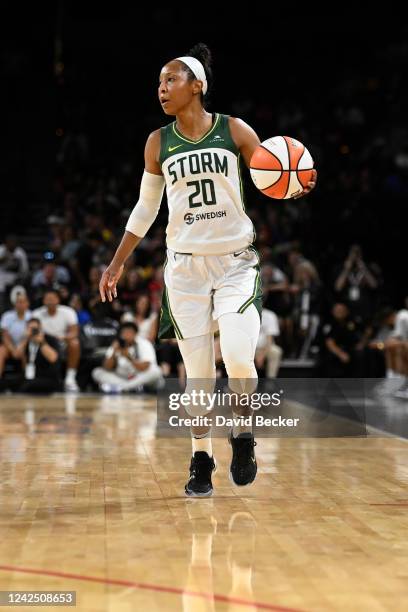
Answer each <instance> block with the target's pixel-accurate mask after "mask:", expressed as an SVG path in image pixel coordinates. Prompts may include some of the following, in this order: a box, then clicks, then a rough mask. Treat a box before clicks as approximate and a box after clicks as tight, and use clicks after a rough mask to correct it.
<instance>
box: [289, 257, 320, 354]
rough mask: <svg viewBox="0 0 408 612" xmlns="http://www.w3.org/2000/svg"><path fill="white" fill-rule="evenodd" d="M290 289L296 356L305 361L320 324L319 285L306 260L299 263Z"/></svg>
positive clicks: (314, 271)
mask: <svg viewBox="0 0 408 612" xmlns="http://www.w3.org/2000/svg"><path fill="white" fill-rule="evenodd" d="M290 289H291V292H292V294H293V296H294V307H293V320H294V325H295V334H296V340H295V343H296V344H297V345H298V346H297V349H298V350H297V356H298V357H299V358H301V359H306V358H307V357H308V353H309V349H310V346H311V344H312V342H313V340H314V339H315V337H316V333H317V330H318V328H319V322H320V308H321V303H320V302H321V299H320V296H321V283H320V278H319V274H318V272H317V270H316V268H315V266H314V265H313V264H311V263H310V262H309V261H307V260H303V261H302V262H300V263H299V264H298V265H297V267H296V273H295V277H294V284H293V285H292V286H291V288H290Z"/></svg>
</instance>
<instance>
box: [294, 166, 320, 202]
mask: <svg viewBox="0 0 408 612" xmlns="http://www.w3.org/2000/svg"><path fill="white" fill-rule="evenodd" d="M316 182H317V170H312V180H311V181H309V182H308V184H307V185H306V187H305V188H304V189H303V191H302V192H301V193H299V194H298V195H297V196H295V197H294V198H293V199H294V200H298V199H299V198H303V196H305V195H307V194H308V193H310V192H311V191H312V189H314V188H315V187H316Z"/></svg>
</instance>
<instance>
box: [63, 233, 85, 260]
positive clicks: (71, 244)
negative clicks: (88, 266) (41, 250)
mask: <svg viewBox="0 0 408 612" xmlns="http://www.w3.org/2000/svg"><path fill="white" fill-rule="evenodd" d="M80 246H81V242H80V241H79V240H78V238H77V236H76V232H75V230H74V228H73V227H72V225H65V226H64V228H63V232H62V242H61V249H60V260H61V261H62V262H64V263H65V264H67V265H72V262H73V261H74V260H75V255H76V253H77V251H78V249H79V247H80Z"/></svg>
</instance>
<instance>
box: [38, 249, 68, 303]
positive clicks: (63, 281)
mask: <svg viewBox="0 0 408 612" xmlns="http://www.w3.org/2000/svg"><path fill="white" fill-rule="evenodd" d="M43 259H44V262H45V263H44V265H43V267H42V268H41V269H40V270H37V272H35V273H34V275H33V278H32V281H31V285H32V287H33V289H34V299H35V300H38V299H40V298H41V296H42V295H43V294H44V292H45V291H49V290H55V291H58V290H59V289H60V288H61V287H62V286H63V285H69V283H70V275H69V272H68V270H67V269H66V268H65V267H64V266H59V265H57V263H56V259H55V253H53V252H52V251H46V252H45V253H44V255H43Z"/></svg>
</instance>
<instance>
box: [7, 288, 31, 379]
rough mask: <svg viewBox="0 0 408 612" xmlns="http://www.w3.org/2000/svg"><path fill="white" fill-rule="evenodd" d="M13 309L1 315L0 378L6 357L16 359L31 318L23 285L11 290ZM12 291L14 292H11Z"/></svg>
mask: <svg viewBox="0 0 408 612" xmlns="http://www.w3.org/2000/svg"><path fill="white" fill-rule="evenodd" d="M11 293H12V297H11V302H12V303H13V304H14V308H13V310H7V311H6V312H5V313H4V314H3V316H2V317H1V321H0V327H1V344H0V378H1V377H2V375H3V372H4V366H5V364H6V361H7V360H8V359H14V360H18V356H17V347H18V345H19V344H20V343H21V341H22V340H23V338H24V335H25V332H26V324H27V321H28V320H29V319H30V318H31V311H30V310H29V308H30V303H29V301H28V299H27V294H26V292H25V289H24V288H23V287H20V291H19V292H17V293H16V292H13V291H12V292H11ZM13 293H14V294H13Z"/></svg>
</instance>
